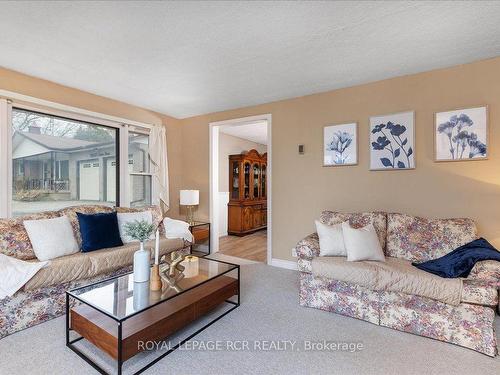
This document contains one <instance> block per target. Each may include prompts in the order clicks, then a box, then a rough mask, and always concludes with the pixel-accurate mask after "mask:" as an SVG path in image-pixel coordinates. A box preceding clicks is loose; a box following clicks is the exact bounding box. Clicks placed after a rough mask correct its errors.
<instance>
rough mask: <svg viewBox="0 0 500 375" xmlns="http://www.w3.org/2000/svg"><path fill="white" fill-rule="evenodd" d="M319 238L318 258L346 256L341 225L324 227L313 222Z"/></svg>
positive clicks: (317, 222) (324, 225)
mask: <svg viewBox="0 0 500 375" xmlns="http://www.w3.org/2000/svg"><path fill="white" fill-rule="evenodd" d="M314 223H315V224H316V232H317V233H318V237H319V256H321V257H327V256H344V257H345V256H346V255H347V252H346V249H345V245H344V235H343V234H342V224H334V225H326V224H323V223H321V222H320V221H319V220H314Z"/></svg>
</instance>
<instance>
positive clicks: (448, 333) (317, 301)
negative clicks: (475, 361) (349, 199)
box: [295, 211, 500, 357]
mask: <svg viewBox="0 0 500 375" xmlns="http://www.w3.org/2000/svg"><path fill="white" fill-rule="evenodd" d="M347 220H349V222H350V224H351V226H353V227H362V226H365V225H367V224H369V223H370V222H371V223H373V225H374V227H375V229H376V231H377V235H378V237H379V240H380V244H381V246H382V248H383V249H384V252H385V255H386V257H396V258H403V259H407V260H409V261H414V262H423V261H426V260H429V259H435V258H439V257H441V256H443V255H445V254H447V253H449V252H451V251H452V250H454V249H455V248H457V247H459V246H461V245H464V244H466V243H468V242H470V241H472V240H474V239H476V238H477V230H476V225H475V223H474V222H473V220H471V219H425V218H419V217H414V216H409V215H404V214H398V213H385V212H367V213H355V214H347V213H338V212H332V211H324V212H323V213H322V214H321V217H320V221H321V222H322V223H324V224H328V225H333V224H338V223H341V222H344V221H347ZM295 250H296V253H297V256H298V269H299V272H300V296H299V301H300V304H301V305H302V306H307V307H314V308H317V309H321V310H326V311H330V312H335V313H338V314H342V315H346V316H349V317H353V318H357V319H362V320H366V321H368V322H370V323H374V324H378V325H381V326H385V327H389V328H393V329H397V330H399V331H404V332H410V333H414V334H417V335H421V336H425V337H430V338H433V339H437V340H441V341H445V342H449V343H453V344H456V345H460V346H463V347H466V348H469V349H473V350H475V351H478V352H480V353H483V354H486V355H488V356H491V357H494V356H496V355H497V353H498V351H497V341H496V335H495V329H494V319H495V310H496V309H497V308H499V307H500V302H499V290H500V263H499V262H495V261H483V262H478V263H477V264H476V265H475V267H474V268H473V270H472V271H471V273H470V275H469V276H468V277H467V278H466V279H463V280H462V293H461V299H460V303H459V304H458V305H457V306H453V305H448V304H446V303H443V302H440V301H437V300H433V299H430V298H426V297H421V296H417V295H409V294H404V293H399V292H389V291H380V290H378V291H377V290H369V289H366V288H363V287H361V286H359V285H356V284H351V283H347V282H343V281H339V280H334V279H330V278H326V277H322V276H315V275H314V274H313V273H312V262H313V259H314V258H315V257H318V256H319V239H318V235H317V234H316V233H313V234H311V235H309V236H307V237H306V238H304V239H303V240H301V241H300V242H299V243H298V244H297V246H296V248H295Z"/></svg>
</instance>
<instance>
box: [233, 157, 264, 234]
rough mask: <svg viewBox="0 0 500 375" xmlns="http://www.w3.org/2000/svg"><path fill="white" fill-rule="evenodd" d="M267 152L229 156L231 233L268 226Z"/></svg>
mask: <svg viewBox="0 0 500 375" xmlns="http://www.w3.org/2000/svg"><path fill="white" fill-rule="evenodd" d="M266 183H267V153H264V154H262V155H261V154H259V153H258V152H257V151H256V150H250V151H248V152H243V153H241V154H239V155H230V156H229V203H228V205H227V206H228V207H227V208H228V220H227V221H228V224H227V225H228V229H227V232H228V233H229V234H233V235H237V236H244V235H247V234H250V233H252V232H255V231H257V230H260V229H264V228H266V226H267V185H266Z"/></svg>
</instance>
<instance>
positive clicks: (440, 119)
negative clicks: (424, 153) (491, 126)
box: [435, 107, 488, 161]
mask: <svg viewBox="0 0 500 375" xmlns="http://www.w3.org/2000/svg"><path fill="white" fill-rule="evenodd" d="M435 126H436V135H435V137H436V150H435V152H436V160H437V161H460V160H472V159H485V158H486V157H487V152H488V147H487V142H486V140H487V136H488V134H487V130H488V128H487V113H486V107H478V108H469V109H462V110H457V111H449V112H440V113H437V114H436V124H435Z"/></svg>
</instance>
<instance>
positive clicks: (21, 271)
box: [0, 254, 48, 299]
mask: <svg viewBox="0 0 500 375" xmlns="http://www.w3.org/2000/svg"><path fill="white" fill-rule="evenodd" d="M47 263H48V262H25V261H23V260H19V259H16V258H12V257H9V256H7V255H4V254H0V299H2V298H5V297H7V296H9V297H11V296H12V295H13V294H14V293H15V292H17V291H18V290H19V289H21V288H22V287H23V286H24V284H26V283H27V282H28V281H29V280H30V279H31V278H32V277H33V276H35V274H36V273H37V272H38V271H39V270H40V269H41V268H43V267H45V266H46V265H47Z"/></svg>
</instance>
